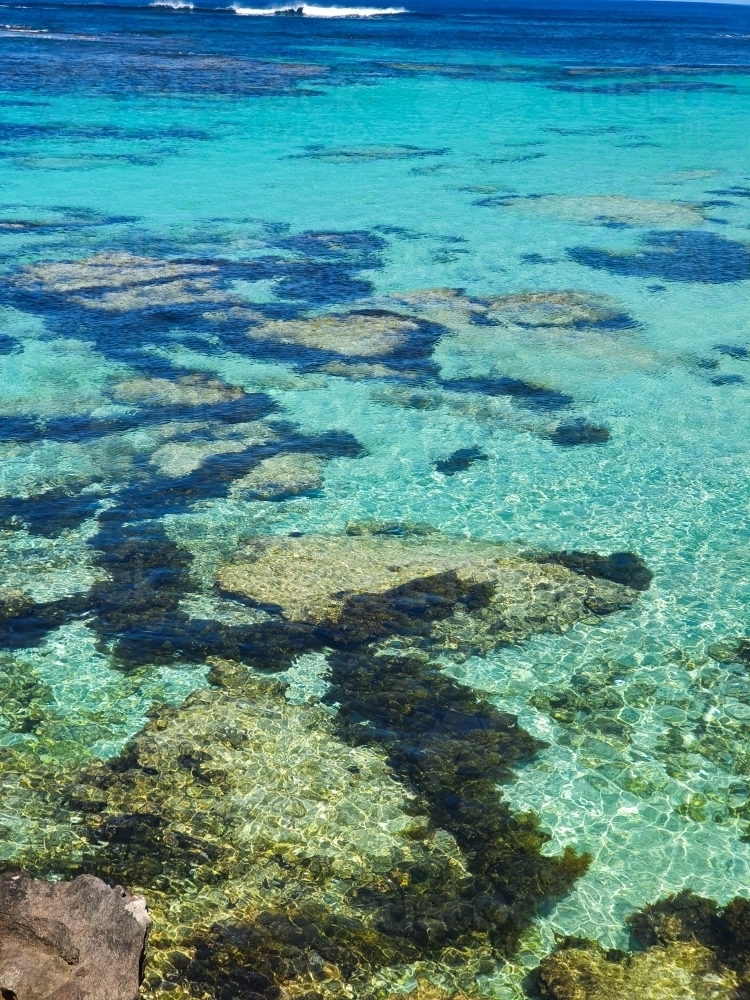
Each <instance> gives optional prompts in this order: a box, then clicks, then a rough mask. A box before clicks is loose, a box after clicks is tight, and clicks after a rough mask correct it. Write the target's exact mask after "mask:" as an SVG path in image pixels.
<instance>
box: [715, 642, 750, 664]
mask: <svg viewBox="0 0 750 1000" xmlns="http://www.w3.org/2000/svg"><path fill="white" fill-rule="evenodd" d="M706 652H707V653H708V655H709V656H710V657H711V659H712V660H716V661H717V662H718V663H742V664H744V665H745V666H746V667H748V666H750V639H746V638H745V637H744V636H737V637H731V638H726V639H722V640H721V641H720V642H714V643H712V645H710V646H709V647H708V649H707V650H706Z"/></svg>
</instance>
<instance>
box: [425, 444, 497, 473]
mask: <svg viewBox="0 0 750 1000" xmlns="http://www.w3.org/2000/svg"><path fill="white" fill-rule="evenodd" d="M486 461H487V455H485V454H484V452H483V451H481V450H480V449H479V448H459V449H458V451H454V452H453V454H452V455H449V456H448V457H447V458H441V459H439V460H438V461H437V462H435V469H436V470H437V471H438V472H442V474H443V475H444V476H454V475H455V474H456V473H457V472H465V471H466V469H468V468H469V467H470V466H472V465H473V464H474V462H486Z"/></svg>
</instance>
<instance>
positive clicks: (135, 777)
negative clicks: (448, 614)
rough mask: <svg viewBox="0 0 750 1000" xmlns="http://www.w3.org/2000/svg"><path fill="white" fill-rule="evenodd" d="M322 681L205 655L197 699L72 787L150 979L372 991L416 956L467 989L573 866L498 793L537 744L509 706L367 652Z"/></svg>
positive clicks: (91, 859)
mask: <svg viewBox="0 0 750 1000" xmlns="http://www.w3.org/2000/svg"><path fill="white" fill-rule="evenodd" d="M321 661H322V662H321V664H320V666H321V667H322V668H323V669H325V668H326V664H325V661H324V660H322V658H321ZM327 680H328V683H329V684H330V690H329V695H328V696H327V697H326V700H327V701H329V702H332V703H337V704H338V705H339V708H338V711H337V712H331V711H330V710H326V709H324V708H323V707H322V706H320V705H315V704H292V703H290V701H289V700H287V698H286V697H285V685H284V684H281V683H279V682H278V681H274V680H268V679H265V678H262V677H259V676H258V675H257V674H253V673H252V672H250V671H247V670H245V669H244V668H242V667H239V666H238V665H237V664H235V663H232V662H230V661H222V660H213V661H212V670H211V674H210V681H211V682H212V686H211V687H210V688H209V689H208V690H201V691H197V692H195V693H194V694H193V695H191V696H190V697H189V698H188V699H187V701H186V702H185V703H184V704H183V705H182V706H181V707H180V708H177V709H176V708H165V709H161V710H158V711H156V712H154V713H152V720H151V722H150V723H149V725H148V726H147V727H146V728H145V729H144V731H143V732H142V733H140V734H139V735H138V736H136V737H135V738H134V739H133V740H131V741H130V743H129V744H128V745H127V746H126V747H125V749H124V750H123V752H122V753H121V754H120V756H119V757H117V758H115V759H113V760H111V761H109V762H108V763H96V764H93V765H91V766H89V767H87V768H86V769H85V770H84V771H82V772H81V774H80V776H79V778H78V780H77V782H76V783H75V784H74V785H72V786H71V787H69V788H68V790H67V792H66V795H65V801H66V803H67V805H68V808H70V809H72V810H74V811H75V812H77V813H78V814H79V815H80V816H81V818H82V820H83V822H82V823H81V826H82V827H83V830H84V831H85V833H86V835H87V837H88V839H89V846H88V847H87V848H86V849H84V851H83V854H82V856H81V859H80V861H79V862H78V863H79V866H80V867H82V868H83V869H84V870H88V871H94V872H98V873H100V874H101V875H103V876H104V877H106V878H108V879H111V880H121V879H125V878H127V879H128V880H129V882H130V883H131V884H133V885H135V886H137V887H138V888H139V890H141V891H144V892H146V893H147V894H148V898H149V905H150V906H151V908H152V911H153V912H154V914H155V917H156V929H155V932H154V934H153V937H152V941H151V945H150V954H151V956H152V957H151V962H150V970H151V971H150V975H151V978H152V981H153V984H154V985H158V983H159V982H160V981H164V982H165V983H167V984H175V985H176V984H182V985H184V986H185V987H186V988H188V989H190V990H196V991H197V994H193V993H191V994H190V995H198V996H200V995H202V994H201V992H200V990H201V989H203V990H205V991H206V992H209V993H210V994H211V995H215V996H219V997H225V996H226V997H227V998H234V997H236V996H242V995H244V993H243V990H244V991H247V990H252V992H254V993H263V995H264V996H266V998H267V1000H275V998H276V997H278V993H273V987H275V986H277V985H278V984H283V985H284V986H285V987H286V988H288V989H289V990H291V991H292V993H293V994H294V995H300V994H304V993H305V992H306V991H307V990H310V989H314V990H316V991H317V992H322V993H324V994H326V995H329V994H330V995H335V994H336V992H337V991H340V988H341V984H342V983H347V984H349V986H350V987H351V988H352V989H355V992H356V995H368V994H367V991H363V987H364V985H365V984H366V983H368V982H369V981H370V979H371V977H373V976H376V975H377V973H378V971H379V970H381V969H383V968H385V967H390V966H395V965H402V964H403V963H408V962H416V961H420V960H424V959H426V958H431V959H433V960H435V961H439V962H447V964H448V965H449V966H456V967H457V966H460V969H459V968H457V970H456V976H457V978H458V979H462V978H463V981H465V982H467V983H468V982H470V981H471V979H472V977H473V976H475V975H476V974H477V972H478V971H479V969H480V968H481V967H484V968H486V967H487V963H488V962H490V963H491V961H492V959H493V957H497V956H498V955H502V954H506V953H508V952H509V951H512V950H513V949H514V948H515V947H516V945H517V943H518V939H519V936H520V934H521V932H522V931H523V929H524V928H525V927H527V926H528V923H529V921H530V919H531V917H532V916H533V914H534V913H535V912H536V909H537V907H539V906H540V905H549V904H550V903H551V902H553V901H554V900H555V899H557V898H559V897H560V896H562V895H564V894H565V893H566V892H567V891H568V890H569V889H570V888H571V886H572V885H573V883H574V881H575V879H576V878H577V877H578V876H580V875H581V874H583V872H585V870H586V868H587V865H588V857H587V856H586V855H581V856H579V855H577V854H576V853H575V852H574V851H573V850H572V849H571V848H568V849H566V850H565V851H564V852H563V854H562V855H559V856H550V855H547V854H546V853H544V852H543V848H544V847H545V845H546V844H547V843H548V841H549V836H548V835H547V834H546V833H545V832H544V831H543V830H542V829H541V828H540V827H539V824H538V821H537V820H536V818H535V817H533V816H531V815H525V814H524V815H520V814H516V813H514V812H513V811H512V810H511V809H510V808H509V806H508V805H507V803H506V802H505V801H504V799H503V797H502V794H501V792H500V791H499V789H498V787H497V784H498V782H502V781H506V780H508V779H509V778H510V777H512V775H513V768H514V766H516V765H517V764H520V763H523V762H525V761H528V760H529V759H531V758H532V757H533V756H534V755H535V754H536V752H537V751H538V750H539V749H541V746H542V745H541V744H540V743H538V742H537V741H536V740H535V739H534V738H533V737H532V736H530V735H529V734H528V733H527V732H525V731H524V730H523V729H522V728H521V727H520V726H519V725H518V722H517V720H516V718H515V717H514V716H512V715H508V714H506V713H503V712H500V711H499V710H498V709H496V708H495V707H494V706H493V705H491V704H490V703H489V702H487V701H486V700H485V699H482V698H480V697H478V696H477V695H476V694H475V693H474V692H473V691H472V690H471V689H470V688H468V687H465V686H464V685H461V684H459V683H458V682H456V681H455V680H453V679H451V678H450V677H448V676H447V675H446V674H444V672H443V671H442V670H441V669H440V668H439V666H437V665H436V664H432V663H430V662H429V661H428V660H427V659H426V658H414V657H411V658H410V657H389V656H382V655H378V651H377V649H374V648H362V649H360V650H359V651H358V652H357V653H356V654H355V653H341V654H337V655H334V656H331V657H329V660H328V667H327ZM362 723H364V724H362ZM196 888H197V889H198V894H197V896H196V893H195V890H196ZM252 977H257V978H252ZM254 982H257V983H259V984H263V983H265V986H264V988H263V989H260V988H258V987H257V986H256V987H253V985H252V984H253V983H254ZM269 989H271V990H272V993H269V992H268V990H269Z"/></svg>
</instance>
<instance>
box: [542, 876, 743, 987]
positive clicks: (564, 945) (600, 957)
mask: <svg viewBox="0 0 750 1000" xmlns="http://www.w3.org/2000/svg"><path fill="white" fill-rule="evenodd" d="M628 924H629V925H630V928H631V931H632V933H633V936H634V937H635V939H636V941H637V942H638V943H639V944H640V945H641V946H642V947H643V948H644V950H643V951H637V952H630V953H626V952H621V951H605V950H604V949H603V948H601V947H600V946H599V945H598V944H596V943H595V942H592V941H586V940H583V939H576V938H566V939H564V940H563V941H562V942H561V943H560V945H559V946H558V948H557V950H556V951H555V952H553V953H552V954H551V955H548V956H547V957H546V958H544V959H543V960H542V962H541V964H540V966H539V969H538V970H537V976H538V985H539V988H540V991H541V994H542V997H544V998H545V1000H619V998H620V997H623V996H627V995H634V996H643V997H649V998H650V997H659V998H660V1000H661V998H663V1000H741V998H744V997H746V996H748V995H750V901H749V900H747V899H745V898H743V897H741V896H736V897H735V898H734V899H733V900H731V902H729V903H728V904H727V905H726V906H725V907H723V908H721V907H719V906H718V905H717V903H716V902H714V900H712V899H705V898H703V897H701V896H697V895H695V894H694V893H693V892H691V891H690V890H689V889H686V890H684V891H683V892H681V893H679V894H677V895H675V896H669V897H667V898H666V899H662V900H659V901H658V902H656V903H652V904H650V905H649V906H646V907H645V908H644V909H643V910H641V911H639V912H638V913H634V914H633V915H632V916H630V917H629V918H628Z"/></svg>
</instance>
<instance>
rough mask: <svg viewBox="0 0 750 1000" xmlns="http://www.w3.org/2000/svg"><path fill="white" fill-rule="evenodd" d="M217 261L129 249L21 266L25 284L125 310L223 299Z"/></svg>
mask: <svg viewBox="0 0 750 1000" xmlns="http://www.w3.org/2000/svg"><path fill="white" fill-rule="evenodd" d="M218 276H219V268H218V267H217V266H216V265H213V264H197V263H192V262H183V261H169V260H160V259H158V258H155V257H139V256H137V255H135V254H129V253H99V254H94V255H93V256H92V257H85V258H83V259H82V260H77V261H54V262H44V263H41V264H32V265H29V266H28V267H24V268H22V270H21V272H20V274H19V275H18V277H17V278H16V282H17V284H18V285H20V286H21V287H22V288H24V289H29V290H31V291H42V292H47V293H52V294H57V295H64V296H67V297H69V298H70V300H71V301H72V302H74V303H75V304H76V305H79V306H84V307H85V308H87V309H99V310H104V311H107V312H127V311H129V310H131V309H148V308H153V307H160V306H174V305H188V304H192V303H195V302H215V301H225V300H226V299H227V293H226V292H225V291H222V290H221V289H219V288H218V287H217V284H216V279H217V278H218Z"/></svg>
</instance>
